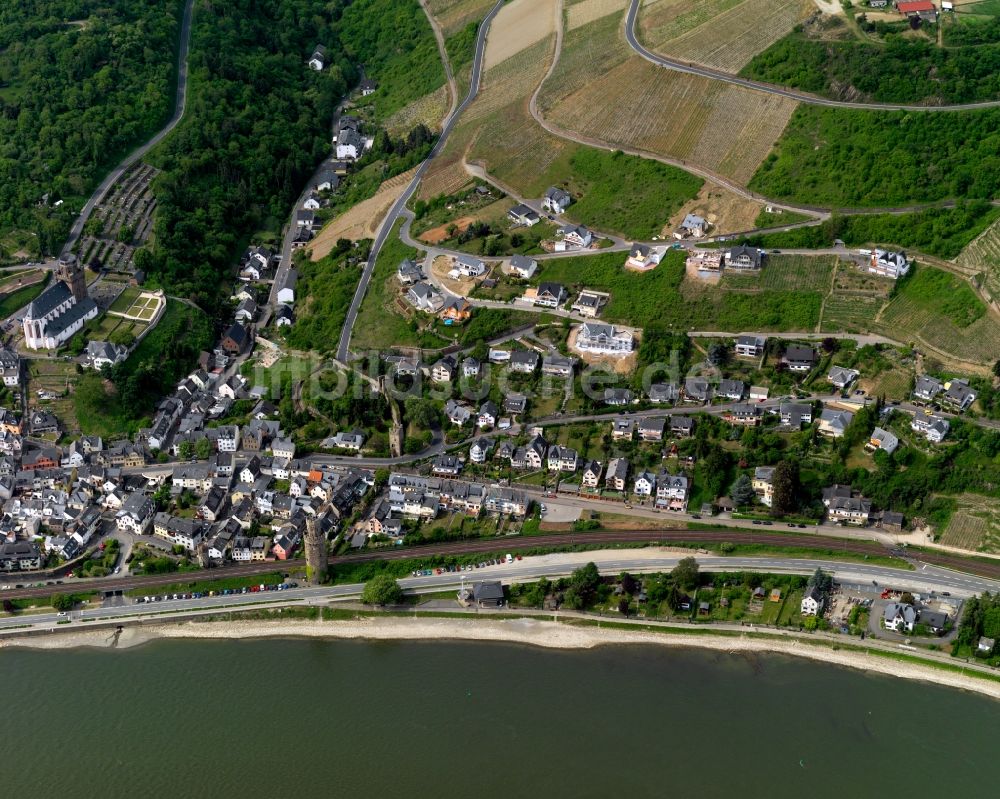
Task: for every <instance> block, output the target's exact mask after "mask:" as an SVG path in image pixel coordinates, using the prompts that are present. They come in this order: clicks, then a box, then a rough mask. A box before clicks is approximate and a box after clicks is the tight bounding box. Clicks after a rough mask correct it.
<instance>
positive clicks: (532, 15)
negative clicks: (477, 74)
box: [483, 0, 558, 71]
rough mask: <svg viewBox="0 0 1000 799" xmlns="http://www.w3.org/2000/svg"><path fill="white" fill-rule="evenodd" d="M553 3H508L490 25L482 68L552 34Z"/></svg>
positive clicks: (518, 0) (529, 0)
mask: <svg viewBox="0 0 1000 799" xmlns="http://www.w3.org/2000/svg"><path fill="white" fill-rule="evenodd" d="M557 5H558V4H557V3H556V0H512V2H510V3H508V4H507V5H505V6H504V7H503V8H502V9H500V12H499V13H498V14H497V15H496V17H495V18H494V19H493V22H492V23H491V24H490V30H489V34H488V36H487V39H486V54H485V58H484V59H483V66H484V68H485V69H486V70H487V71H488V70H490V69H492V68H493V67H495V66H497V65H498V64H502V63H503V62H504V61H506V60H507V59H508V58H511V57H512V56H514V55H517V53H519V52H521V51H522V50H525V49H527V48H528V47H531V45H533V44H535V43H537V42H540V41H541V40H542V39H546V38H548V37H549V36H551V35H552V34H553V33H555V32H556V13H557Z"/></svg>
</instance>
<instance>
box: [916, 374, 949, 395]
mask: <svg viewBox="0 0 1000 799" xmlns="http://www.w3.org/2000/svg"><path fill="white" fill-rule="evenodd" d="M942 391H944V384H943V383H942V382H941V381H940V380H938V379H937V378H936V377H929V376H928V375H921V376H920V377H918V378H917V382H916V385H915V386H914V388H913V398H914V399H917V400H920V401H921V402H933V401H934V400H935V399H936V398H937V396H938V394H940V393H941V392H942Z"/></svg>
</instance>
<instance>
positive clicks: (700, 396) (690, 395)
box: [684, 377, 712, 403]
mask: <svg viewBox="0 0 1000 799" xmlns="http://www.w3.org/2000/svg"><path fill="white" fill-rule="evenodd" d="M711 397H712V388H711V386H710V385H709V383H708V380H706V379H705V378H704V377H687V378H685V379H684V401H685V402H698V403H705V402H708V401H709V399H711Z"/></svg>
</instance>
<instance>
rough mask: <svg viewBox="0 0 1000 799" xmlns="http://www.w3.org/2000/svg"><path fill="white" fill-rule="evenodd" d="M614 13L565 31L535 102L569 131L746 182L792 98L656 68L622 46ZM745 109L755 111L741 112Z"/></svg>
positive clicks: (618, 16)
mask: <svg viewBox="0 0 1000 799" xmlns="http://www.w3.org/2000/svg"><path fill="white" fill-rule="evenodd" d="M621 21H622V15H621V14H620V13H614V14H610V15H608V16H605V17H603V18H600V19H598V20H596V21H595V22H591V23H588V24H586V25H582V26H581V27H579V28H577V29H575V30H572V31H569V32H568V33H567V34H566V36H565V38H564V41H563V50H562V53H561V54H560V56H559V63H558V65H557V67H556V69H555V71H554V73H553V75H552V76H551V78H550V79H549V80H548V81H546V83H545V85H544V87H543V89H542V92H541V94H540V97H539V109H540V111H541V113H542V114H543V115H544V116H545V117H546V119H547V120H548V121H549V122H551V123H553V124H554V125H558V126H559V127H561V128H563V129H566V130H568V131H573V132H576V133H579V134H582V135H584V136H588V137H593V138H594V139H597V140H600V141H602V142H606V143H607V144H609V145H611V146H621V147H632V148H636V149H639V150H643V151H647V152H650V153H654V154H657V155H662V156H666V157H671V158H676V159H681V160H685V161H690V162H693V163H696V164H699V165H701V166H704V167H707V168H708V169H711V170H714V171H716V172H719V173H721V174H723V175H725V176H726V177H729V178H733V179H734V180H737V181H740V182H747V181H749V180H750V178H751V177H752V176H753V174H754V173H755V171H756V170H757V167H758V166H759V165H760V163H761V162H762V161H763V159H764V158H765V157H766V156H767V154H768V153H769V152H770V150H771V149H772V147H773V146H774V143H775V142H776V141H777V140H778V138H779V137H780V136H781V134H782V131H783V130H784V128H785V125H786V124H787V122H788V120H789V119H790V117H791V115H792V112H793V111H794V109H795V107H796V103H795V102H794V101H793V100H789V99H787V98H781V97H776V96H771V95H760V94H756V93H752V92H749V91H748V90H745V89H741V88H739V87H736V86H731V85H728V84H723V83H720V82H718V81H712V80H709V79H707V78H701V77H697V76H694V75H682V74H680V73H675V72H669V71H666V70H663V69H659V68H658V67H656V66H655V65H653V64H651V63H649V62H648V61H646V60H645V59H643V58H641V57H640V56H637V55H634V54H632V53H631V51H630V50H629V49H628V48H627V45H626V44H625V42H624V40H623V38H622V36H621ZM748 107H752V108H753V109H754V113H752V114H747V113H745V112H744V109H746V108H748Z"/></svg>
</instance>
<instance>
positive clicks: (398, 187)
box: [309, 167, 417, 261]
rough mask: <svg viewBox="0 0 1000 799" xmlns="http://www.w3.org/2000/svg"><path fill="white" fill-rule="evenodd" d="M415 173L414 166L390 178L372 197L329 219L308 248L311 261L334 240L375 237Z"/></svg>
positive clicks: (327, 252)
mask: <svg viewBox="0 0 1000 799" xmlns="http://www.w3.org/2000/svg"><path fill="white" fill-rule="evenodd" d="M416 171H417V168H416V167H414V168H413V169H410V170H408V171H406V172H403V173H401V174H399V175H396V177H394V178H390V179H389V180H387V181H385V182H384V183H383V184H382V185H381V186H379V188H378V191H377V192H376V193H375V195H374V196H373V197H369V198H368V199H367V200H363V201H362V202H360V203H358V204H357V205H355V206H354V207H352V208H350V209H348V210H347V211H345V212H344V213H343V214H341V215H340V216H338V217H335V218H333V219H331V220H330V222H329V223H328V224H327V225H326V226H325V227H324V228H323V229H322V230H321V231H320V232H319V233H318V234H317V236H316V238H315V239H313V241H312V243H311V244H310V245H309V248H310V249H311V250H312V260H314V261H318V260H319V259H320V258H323V257H325V256H327V255H329V253H330V250H332V249H333V247H334V245H335V244H336V243H337V239H350V240H351V241H358V240H360V239H373V238H375V234H376V233H377V232H378V229H379V226H380V225H381V224H382V220H383V219H384V218H385V215H386V214H387V213H389V209H390V208H391V207H392V204H393V203H394V202H396V200H398V199H399V195H401V194H402V193H403V190H404V189H405V188H406V187H407V185H409V183H410V181H411V180H412V179H413V174H414V173H415V172H416Z"/></svg>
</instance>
